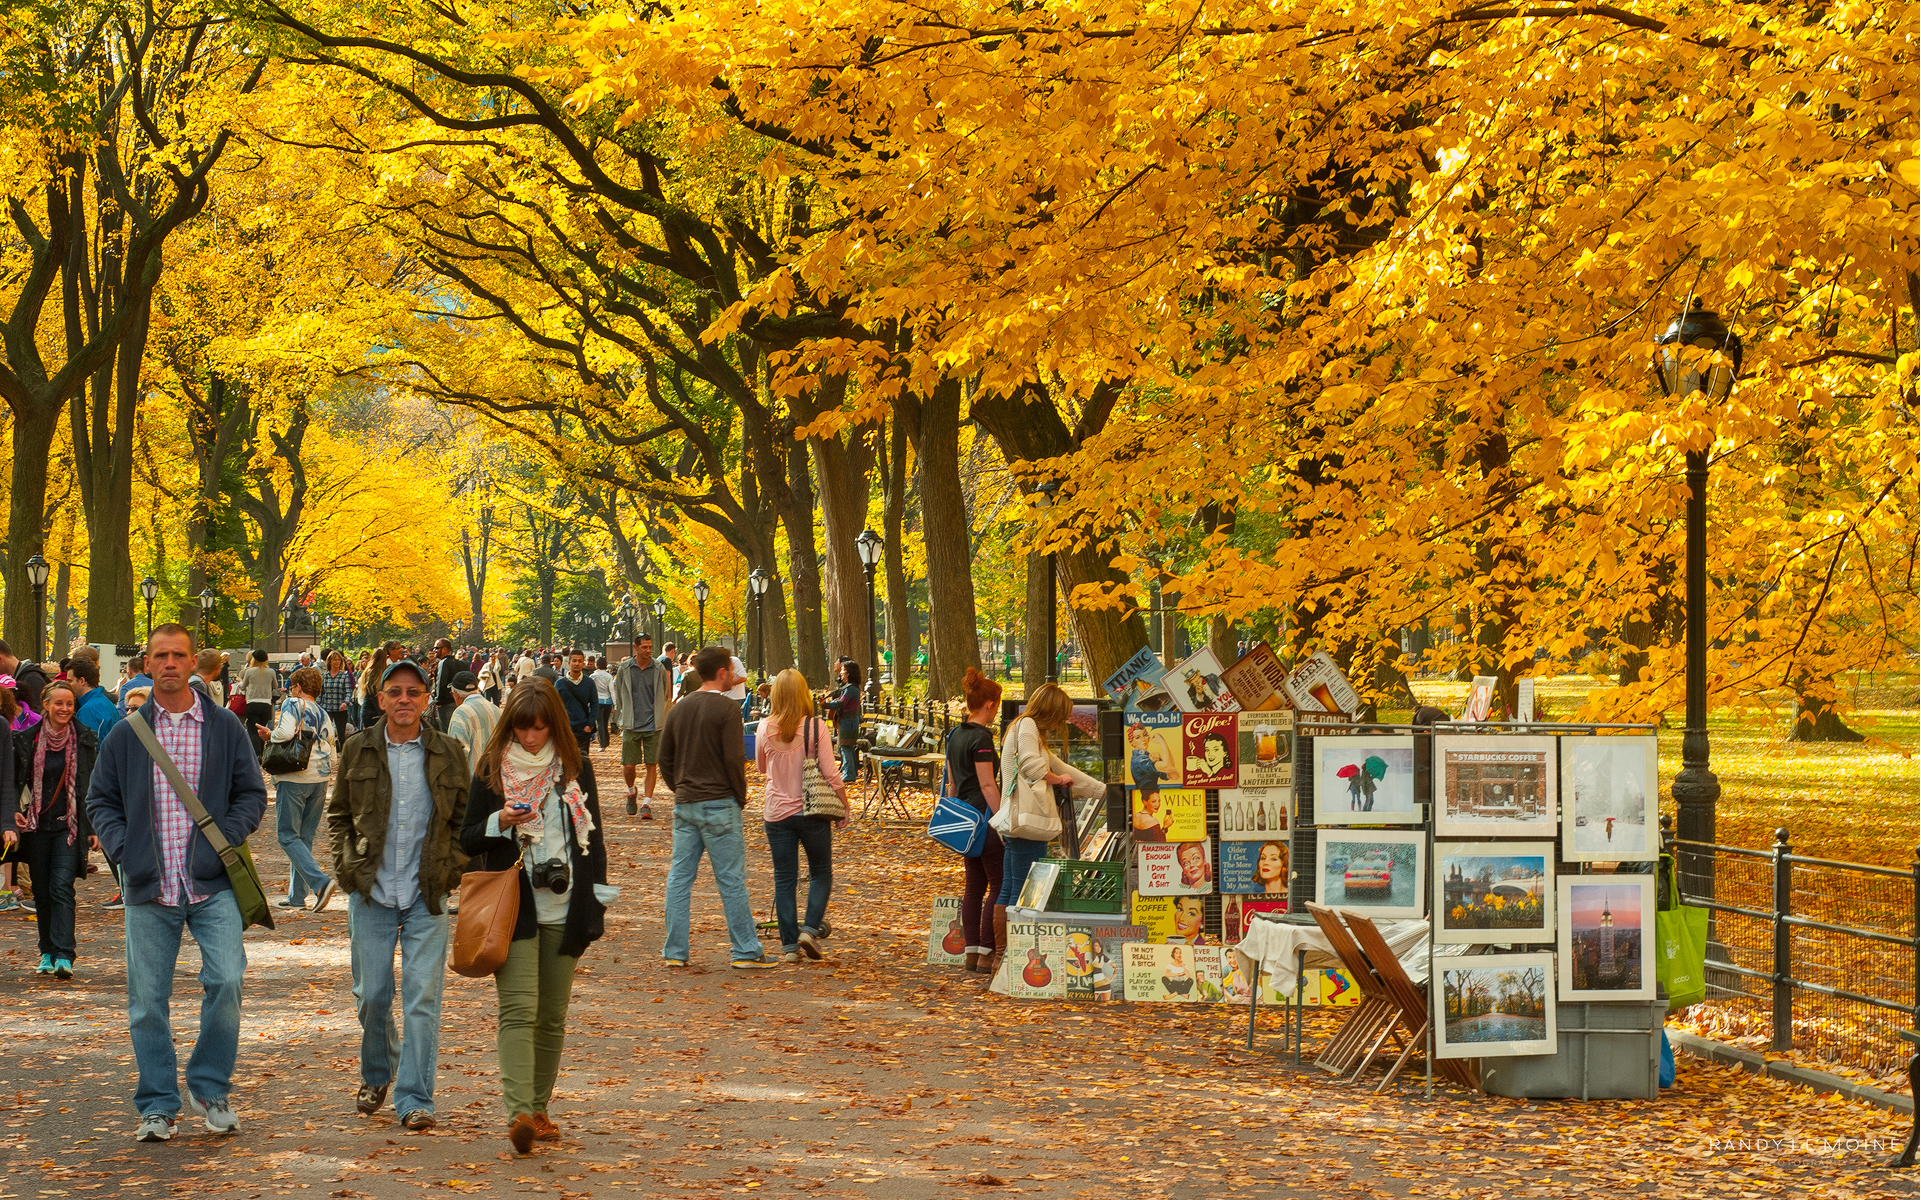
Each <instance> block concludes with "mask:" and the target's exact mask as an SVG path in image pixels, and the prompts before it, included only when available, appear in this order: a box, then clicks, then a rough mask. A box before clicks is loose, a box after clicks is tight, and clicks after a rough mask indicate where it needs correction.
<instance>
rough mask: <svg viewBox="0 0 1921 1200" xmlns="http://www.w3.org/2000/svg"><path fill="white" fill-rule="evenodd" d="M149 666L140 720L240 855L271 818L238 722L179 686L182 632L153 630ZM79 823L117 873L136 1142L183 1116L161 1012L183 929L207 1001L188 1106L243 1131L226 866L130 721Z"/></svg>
mask: <svg viewBox="0 0 1921 1200" xmlns="http://www.w3.org/2000/svg"><path fill="white" fill-rule="evenodd" d="M147 663H148V670H149V671H150V672H151V673H152V675H153V685H154V686H153V696H152V698H151V699H150V700H148V702H147V703H146V705H145V706H143V707H142V708H141V709H140V715H141V716H142V717H143V718H145V720H146V722H147V724H149V725H151V726H152V727H153V731H154V736H155V737H156V739H158V741H159V742H160V746H161V748H162V749H164V750H165V751H166V752H167V756H168V757H169V758H171V759H173V761H174V765H175V766H177V767H179V768H180V774H181V776H182V777H183V778H184V779H185V780H186V783H187V786H188V787H189V788H191V789H192V790H193V792H194V794H195V795H196V796H198V797H199V799H200V803H201V805H202V806H203V807H204V808H205V809H206V810H207V815H208V816H209V817H210V818H212V820H213V822H214V823H215V824H216V825H218V826H219V827H220V831H221V833H222V834H223V835H224V836H225V837H226V839H227V841H229V842H230V843H232V844H234V845H236V846H237V845H240V844H242V843H244V842H245V841H246V840H247V837H248V836H249V835H250V834H252V833H253V831H254V830H255V829H257V828H259V826H260V818H261V817H262V816H263V815H264V814H265V812H266V809H267V788H266V783H265V781H264V780H263V779H262V777H261V774H260V764H259V762H258V760H256V759H255V758H254V755H253V746H252V744H251V743H250V742H249V741H248V739H247V732H246V730H245V729H244V728H243V727H242V726H241V724H240V718H239V717H237V716H235V715H234V714H233V713H231V712H229V711H228V710H226V709H224V708H221V707H220V706H219V705H216V704H214V703H213V701H212V700H210V699H209V698H208V697H207V696H205V695H204V694H202V693H200V692H198V691H196V690H194V689H193V688H192V687H190V686H189V685H188V679H189V677H190V676H191V675H192V673H193V667H194V644H193V633H192V631H191V630H188V629H187V628H186V627H184V626H181V625H171V624H169V625H162V626H160V627H159V628H157V629H155V630H154V631H153V632H152V634H150V635H149V636H148V638H147ZM87 815H88V816H89V817H91V818H92V820H93V827H94V832H95V834H96V835H97V836H98V837H99V839H100V847H101V849H102V850H103V851H105V853H106V855H107V857H108V859H110V860H111V861H114V862H117V863H119V864H120V867H121V871H122V875H123V881H124V885H125V886H124V888H123V895H124V896H125V899H126V922H127V1025H128V1033H129V1034H130V1035H131V1038H132V1041H133V1056H134V1062H135V1064H136V1065H137V1066H138V1068H139V1082H138V1084H137V1085H136V1087H135V1090H134V1106H135V1108H137V1109H138V1110H139V1113H140V1127H139V1128H138V1129H137V1130H136V1131H135V1136H136V1137H137V1138H139V1139H140V1140H141V1141H143V1142H164V1141H166V1140H167V1139H168V1138H171V1137H172V1136H173V1134H174V1118H175V1116H176V1115H177V1114H178V1113H179V1111H180V1101H181V1095H180V1081H179V1069H178V1064H177V1061H176V1059H175V1056H174V1044H173V1025H172V1022H171V1021H170V1020H169V1018H168V1011H167V1006H168V1003H169V1001H170V1000H171V999H172V996H173V976H174V967H175V965H176V963H177V961H178V959H179V957H180V934H181V931H182V930H183V929H184V930H186V931H187V932H189V933H191V934H193V940H194V941H195V942H196V943H198V944H199V946H200V960H201V969H200V983H201V992H202V994H201V998H200V1035H199V1037H198V1039H197V1040H196V1041H195V1042H194V1047H193V1054H192V1056H191V1057H190V1058H189V1059H188V1060H187V1096H186V1101H187V1106H188V1107H189V1108H190V1109H191V1110H192V1111H193V1112H194V1113H195V1115H197V1116H199V1117H201V1118H202V1119H203V1120H204V1121H205V1122H206V1126H207V1129H208V1131H209V1132H212V1133H233V1132H236V1131H237V1130H238V1129H239V1128H240V1122H239V1119H238V1118H236V1117H235V1116H234V1112H233V1108H232V1107H231V1106H230V1105H229V1104H228V1102H227V1093H228V1091H229V1089H230V1087H231V1082H232V1079H233V1069H234V1060H235V1059H236V1058H237V1057H238V1055H239V1052H240V984H241V979H242V977H243V976H244V975H245V974H246V969H247V954H246V950H245V949H244V948H243V947H242V945H241V941H240V934H241V930H242V928H243V926H242V922H241V916H240V906H239V904H238V903H236V902H235V900H234V895H233V886H232V884H230V883H229V882H228V880H227V870H226V866H225V865H224V864H223V863H222V862H221V861H220V856H219V855H218V854H215V853H214V849H213V846H212V844H211V843H209V842H208V841H207V839H206V836H205V835H204V834H202V833H201V832H200V830H199V829H197V828H195V826H194V823H193V818H192V817H191V816H189V815H188V813H187V808H186V805H185V804H184V803H183V802H182V801H181V799H180V797H179V796H178V795H176V794H175V792H174V789H173V785H172V784H171V783H169V782H168V780H167V777H166V775H165V773H164V772H163V771H162V769H161V767H160V765H159V763H158V762H156V761H155V760H154V759H153V758H152V757H151V756H150V755H149V754H148V753H147V750H146V747H145V746H143V745H142V744H141V742H140V738H139V735H138V734H136V733H135V732H134V730H133V727H132V726H131V725H130V724H128V723H127V722H125V721H122V722H121V723H119V724H117V725H115V726H114V727H113V728H112V729H111V730H109V731H108V733H107V737H106V739H105V740H104V741H102V742H101V745H100V751H99V757H98V758H97V759H96V760H95V763H94V770H93V781H92V784H91V786H90V787H89V788H88V789H87Z"/></svg>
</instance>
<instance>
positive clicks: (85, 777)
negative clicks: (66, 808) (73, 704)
mask: <svg viewBox="0 0 1921 1200" xmlns="http://www.w3.org/2000/svg"><path fill="white" fill-rule="evenodd" d="M46 727H47V722H46V720H45V719H44V718H43V719H42V720H40V721H37V722H35V723H34V725H33V727H32V728H31V729H21V730H16V731H13V732H11V733H10V734H9V735H8V736H9V738H10V739H11V741H12V743H13V745H12V753H10V754H8V755H7V756H6V759H7V768H8V769H7V770H5V771H3V772H0V829H14V828H15V826H14V823H13V816H14V814H15V813H17V812H19V811H20V793H21V792H24V791H26V790H27V789H29V788H33V789H36V791H37V789H38V788H39V787H40V781H39V780H38V779H34V778H31V776H32V775H33V751H34V747H35V746H37V745H38V744H39V742H40V734H41V733H42V732H43V731H44V730H45V729H46ZM73 732H74V736H75V737H76V738H77V739H78V740H77V741H76V742H75V743H74V746H75V749H74V753H75V754H76V755H77V758H76V759H75V762H74V777H73V786H74V798H75V801H76V803H75V808H76V809H77V810H78V811H77V814H76V815H77V816H78V818H79V821H80V828H78V829H76V830H74V831H73V832H74V836H75V837H76V838H77V839H78V840H80V841H82V842H84V841H86V840H87V839H88V838H90V837H92V836H93V821H92V820H91V819H90V818H89V817H88V816H87V789H88V788H89V787H90V786H92V784H93V763H94V759H95V758H96V757H97V756H98V753H99V748H100V743H99V742H98V741H97V740H96V739H95V738H94V736H93V730H91V729H88V728H87V727H86V726H85V725H82V724H81V723H80V722H79V721H78V720H75V721H74V723H73Z"/></svg>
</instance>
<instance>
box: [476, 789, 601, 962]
mask: <svg viewBox="0 0 1921 1200" xmlns="http://www.w3.org/2000/svg"><path fill="white" fill-rule="evenodd" d="M580 790H581V794H582V795H583V796H585V797H586V800H587V811H588V812H589V813H591V814H592V815H593V818H594V828H593V831H592V832H591V833H589V834H588V835H587V848H586V849H585V850H582V849H581V848H580V842H579V841H578V840H577V839H575V838H571V837H570V838H568V839H567V849H568V851H569V857H570V858H571V859H572V874H573V894H572V895H570V896H569V897H568V898H567V925H566V932H565V933H564V934H563V935H562V936H561V939H560V952H561V953H562V954H563V955H565V956H567V957H568V958H579V957H580V956H581V954H582V953H584V952H585V951H586V949H587V947H589V946H591V945H593V944H594V943H595V942H597V941H599V940H600V936H601V934H603V933H605V932H606V930H607V906H606V905H604V904H602V903H601V902H600V900H599V898H598V897H596V896H595V895H594V889H593V885H594V884H596V883H606V882H607V842H606V839H605V838H603V837H602V836H601V827H600V826H601V822H600V794H599V791H598V789H597V788H596V787H595V786H594V773H593V771H592V769H591V768H590V769H589V770H587V771H586V772H585V773H584V774H583V775H582V776H581V778H580ZM505 807H507V799H506V797H504V796H502V795H501V794H500V793H499V792H497V791H495V790H494V789H493V788H492V787H490V786H488V784H487V783H486V782H485V781H484V780H482V779H480V778H479V777H478V776H476V777H475V779H474V782H473V787H472V788H470V789H469V790H468V792H467V820H466V823H465V824H464V825H463V826H462V827H461V830H460V848H461V849H462V850H465V851H466V852H467V853H468V854H470V855H472V856H473V861H471V862H469V863H468V864H467V869H468V870H469V871H505V870H507V869H508V868H509V867H511V866H513V865H514V859H515V858H516V857H517V856H518V847H517V846H516V844H515V842H516V839H515V838H514V837H513V836H511V834H512V829H511V828H509V829H508V830H507V832H508V833H509V835H510V836H508V837H489V836H487V818H489V817H491V816H493V815H494V814H495V813H497V812H499V811H501V810H502V809H504V808H505ZM539 932H540V925H539V922H538V920H537V918H536V917H535V915H534V886H533V884H532V883H531V882H529V881H528V879H527V872H526V871H524V870H523V871H521V873H520V916H519V917H518V919H516V920H515V922H514V940H515V941H520V940H521V939H522V938H530V937H533V936H534V935H536V934H538V933H539Z"/></svg>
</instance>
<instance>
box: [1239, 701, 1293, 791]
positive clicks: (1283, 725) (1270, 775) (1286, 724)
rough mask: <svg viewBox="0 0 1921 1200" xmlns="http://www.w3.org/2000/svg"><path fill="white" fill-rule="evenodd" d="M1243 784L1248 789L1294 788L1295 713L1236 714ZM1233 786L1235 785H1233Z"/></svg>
mask: <svg viewBox="0 0 1921 1200" xmlns="http://www.w3.org/2000/svg"><path fill="white" fill-rule="evenodd" d="M1235 716H1236V730H1235V732H1236V733H1237V734H1238V735H1239V742H1240V753H1239V754H1238V755H1237V756H1236V758H1237V759H1238V760H1239V761H1238V764H1237V765H1238V766H1239V767H1240V785H1241V786H1242V787H1244V788H1282V789H1286V788H1291V787H1293V786H1294V714H1293V713H1291V712H1288V711H1286V710H1281V711H1279V712H1274V711H1262V712H1243V713H1237V714H1236V715H1235ZM1230 786H1231V785H1230Z"/></svg>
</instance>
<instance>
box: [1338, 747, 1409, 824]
mask: <svg viewBox="0 0 1921 1200" xmlns="http://www.w3.org/2000/svg"><path fill="white" fill-rule="evenodd" d="M1314 813H1315V817H1316V819H1317V820H1318V821H1319V822H1320V823H1321V824H1322V825H1418V824H1420V822H1421V806H1420V805H1418V804H1416V803H1415V802H1414V739H1413V737H1411V736H1409V737H1323V738H1315V739H1314Z"/></svg>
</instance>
